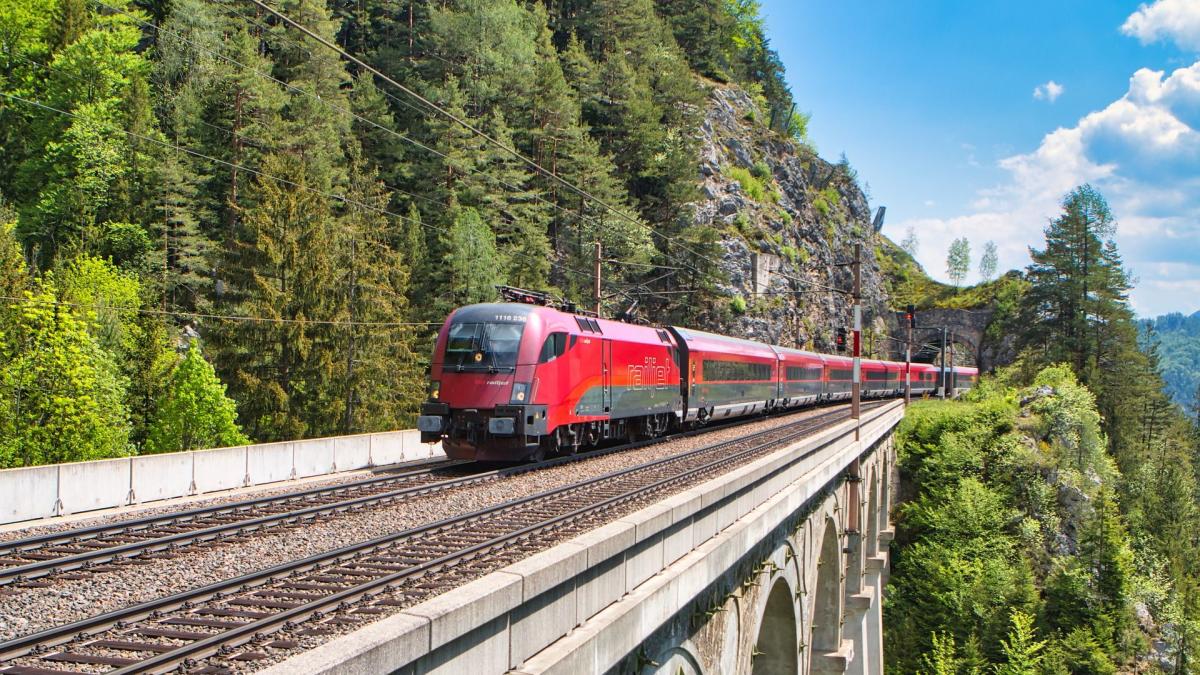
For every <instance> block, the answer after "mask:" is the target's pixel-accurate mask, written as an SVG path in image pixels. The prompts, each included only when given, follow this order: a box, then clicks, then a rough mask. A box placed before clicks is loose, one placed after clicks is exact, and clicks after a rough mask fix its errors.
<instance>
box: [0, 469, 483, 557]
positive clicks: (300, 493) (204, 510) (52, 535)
mask: <svg viewBox="0 0 1200 675" xmlns="http://www.w3.org/2000/svg"><path fill="white" fill-rule="evenodd" d="M467 463H468V462H465V461H460V462H456V461H454V460H450V461H446V460H441V461H437V462H433V463H432V466H422V467H421V468H420V469H417V470H414V471H403V472H397V473H390V474H388V475H386V476H375V477H372V478H367V479H364V480H360V481H352V482H347V483H340V484H338V485H324V486H321V487H315V488H310V489H307V490H297V491H295V492H288V493H285V494H279V495H273V496H271V497H266V498H263V497H259V498H252V499H245V500H242V501H236V502H226V503H224V504H214V505H212V506H202V507H198V508H194V509H187V510H184V511H172V512H170V513H160V514H155V515H152V516H146V517H144V518H134V519H130V520H121V521H117V522H113V523H104V524H100V525H92V526H89V527H80V528H75V529H71V530H62V531H59V532H48V533H46V534H40V535H35V536H32V537H24V538H22V539H10V540H8V541H3V542H0V556H4V555H11V554H20V553H22V552H26V551H34V550H37V549H39V548H44V547H48V546H56V545H62V544H74V543H79V542H81V541H87V540H89V539H95V538H98V537H102V536H105V535H111V534H130V533H131V532H136V531H140V530H145V529H147V528H149V527H153V526H156V525H172V524H175V523H180V522H189V521H192V520H195V519H196V518H199V517H201V516H210V515H221V514H225V513H235V512H237V511H240V510H245V509H248V508H255V507H261V506H269V505H272V504H276V503H278V504H283V503H287V502H289V501H296V500H300V499H303V498H307V497H312V496H320V495H322V494H327V493H333V492H339V491H345V490H351V489H355V488H361V487H369V486H371V485H374V484H377V483H383V482H388V481H395V480H398V479H404V478H408V477H411V476H414V475H419V474H423V473H428V472H430V471H435V470H437V469H443V468H449V467H455V466H458V465H462V464H467ZM256 487H260V488H268V489H269V487H270V486H269V484H268V485H260V486H256ZM30 526H31V527H37V523H31V524H30Z"/></svg>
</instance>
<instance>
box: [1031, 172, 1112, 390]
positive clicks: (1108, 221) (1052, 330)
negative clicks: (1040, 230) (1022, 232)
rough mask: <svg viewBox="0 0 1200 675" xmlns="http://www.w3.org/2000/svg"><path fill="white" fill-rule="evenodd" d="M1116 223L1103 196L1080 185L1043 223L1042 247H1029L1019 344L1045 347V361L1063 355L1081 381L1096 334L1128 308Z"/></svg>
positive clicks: (1090, 366) (1091, 362)
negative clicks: (1027, 283)
mask: <svg viewBox="0 0 1200 675" xmlns="http://www.w3.org/2000/svg"><path fill="white" fill-rule="evenodd" d="M1115 229H1116V225H1115V223H1114V221H1113V219H1112V213H1111V211H1110V210H1109V208H1108V204H1107V202H1105V200H1104V197H1102V196H1101V195H1100V193H1099V192H1097V191H1096V190H1095V189H1094V188H1092V187H1091V186H1089V185H1084V186H1082V187H1079V188H1076V189H1075V190H1073V191H1071V193H1070V194H1068V195H1067V197H1066V198H1065V199H1064V200H1063V215H1062V216H1060V217H1059V218H1057V219H1055V220H1054V221H1052V222H1051V223H1050V225H1049V226H1048V227H1047V228H1046V248H1045V249H1043V250H1040V251H1039V250H1034V249H1030V256H1031V257H1032V258H1033V264H1031V265H1030V266H1029V268H1028V269H1027V276H1028V278H1029V280H1030V282H1031V284H1032V285H1031V287H1030V292H1029V293H1028V294H1027V295H1026V298H1025V303H1024V306H1025V308H1026V311H1025V315H1024V316H1023V321H1024V323H1025V324H1026V325H1027V326H1030V328H1031V330H1029V331H1028V332H1027V333H1026V335H1025V336H1023V337H1024V338H1025V341H1024V343H1023V344H1024V345H1031V346H1032V345H1036V346H1038V347H1040V348H1041V349H1044V350H1045V355H1046V358H1047V360H1048V361H1055V360H1067V361H1068V362H1070V363H1071V364H1072V365H1073V367H1074V368H1075V371H1076V372H1077V373H1078V374H1079V375H1080V377H1081V378H1082V379H1083V380H1084V382H1085V383H1086V382H1089V381H1090V380H1091V378H1090V377H1089V376H1090V375H1091V374H1092V372H1093V371H1094V367H1095V363H1096V358H1097V356H1098V351H1099V345H1098V344H1097V338H1098V336H1100V335H1101V333H1102V332H1103V328H1104V326H1105V325H1107V324H1112V323H1113V320H1114V319H1118V320H1119V319H1120V315H1121V314H1123V313H1124V311H1127V307H1123V305H1124V295H1125V293H1126V292H1127V291H1128V280H1127V278H1126V276H1125V272H1124V270H1123V268H1122V267H1121V263H1120V258H1119V256H1118V255H1117V252H1116V248H1115V246H1114V245H1111V237H1112V235H1113V233H1114V232H1115ZM1122 310H1124V311H1122Z"/></svg>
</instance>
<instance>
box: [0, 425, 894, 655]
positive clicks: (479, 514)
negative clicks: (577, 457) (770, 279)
mask: <svg viewBox="0 0 1200 675" xmlns="http://www.w3.org/2000/svg"><path fill="white" fill-rule="evenodd" d="M872 407H875V406H872ZM843 419H848V418H847V416H846V412H845V411H844V410H835V411H831V412H827V413H823V414H821V415H816V416H813V417H808V418H806V419H804V420H799V421H796V422H793V423H790V424H786V425H784V426H782V427H774V428H772V429H767V430H763V431H760V432H756V433H754V434H751V435H749V436H747V437H744V438H740V439H733V440H729V441H722V442H720V443H716V444H713V445H709V446H705V447H703V448H699V449H696V450H692V451H690V452H687V453H683V454H680V455H673V456H671V457H666V458H661V459H658V460H654V461H651V462H647V463H644V464H640V465H637V466H634V467H628V468H626V469H621V470H617V471H613V472H610V473H607V474H604V475H602V476H598V477H595V478H592V479H589V480H587V481H583V482H581V483H575V484H572V485H568V486H563V487H560V488H556V489H554V490H549V491H546V492H543V493H539V494H535V495H530V496H527V497H523V498H519V499H516V500H510V501H508V502H504V503H502V504H497V505H493V506H491V507H487V508H485V509H481V510H479V511H475V512H472V513H468V514H463V515H459V516H455V517H451V518H446V519H443V520H440V521H437V522H435V523H430V524H426V525H423V526H420V527H416V528H410V529H408V530H405V531H402V532H398V533H394V534H390V535H386V536H383V537H378V538H375V539H372V540H369V541H366V542H360V543H358V544H354V545H351V546H347V547H343V548H340V549H337V550H333V551H328V552H325V553H321V554H317V555H314V556H310V557H308V558H305V559H303V560H300V561H293V562H289V563H284V564H281V565H276V566H274V567H272V568H269V569H266V570H261V571H258V572H254V573H251V574H247V575H243V576H241V577H237V578H235V579H231V580H226V581H222V582H217V583H215V584H210V585H208V586H205V587H202V588H198V589H193V590H190V591H185V592H182V593H178V594H175V595H172V596H169V597H166V598H160V599H156V600H152V601H148V602H145V603H141V604H139V605H136V606H134V607H130V608H126V609H122V610H115V611H112V612H108V613H105V614H102V615H99V616H96V617H91V618H88V619H83V620H80V621H76V622H73V623H71V624H67V625H64V626H60V627H55V628H51V629H47V630H45V631H42V632H39V633H36V634H32V635H29V636H25V637H22V638H17V639H14V640H11V641H9V642H6V643H3V644H0V659H2V660H12V659H14V658H19V657H21V656H25V655H27V654H30V653H36V652H40V651H42V650H46V649H49V648H50V647H54V646H57V645H61V644H64V643H66V642H70V641H72V640H77V639H87V638H89V637H91V636H94V635H96V634H99V633H102V632H104V631H106V630H108V629H109V628H112V627H114V626H117V627H121V626H125V625H127V624H129V623H132V622H137V621H140V620H143V619H146V618H150V617H159V618H160V617H161V615H162V614H163V613H164V612H168V611H171V610H173V609H179V608H184V609H189V608H195V606H196V604H197V603H200V602H204V601H206V600H221V599H223V598H225V597H227V596H229V595H231V594H239V593H245V592H247V591H251V590H254V589H257V588H261V587H263V586H265V585H266V584H268V583H270V582H272V581H276V580H284V579H286V578H289V577H291V578H294V577H295V576H296V575H298V574H299V573H302V572H308V571H313V570H318V569H324V568H327V567H332V566H336V565H341V564H343V563H346V562H351V561H353V560H355V559H360V558H363V557H365V556H368V555H371V554H373V553H377V552H379V551H381V550H385V549H391V548H395V547H396V546H397V545H399V544H401V543H407V542H408V541H409V540H412V539H415V538H418V537H420V536H429V535H432V534H437V533H441V532H445V531H447V530H456V531H461V530H462V526H463V525H464V524H467V523H472V522H475V523H478V522H480V521H482V520H483V519H485V518H487V517H489V516H494V515H496V514H501V513H504V512H506V511H515V510H516V509H518V507H521V506H526V505H530V504H533V503H535V502H548V501H552V500H555V499H561V498H563V497H564V495H572V494H582V493H584V492H585V491H586V490H588V489H594V488H596V486H599V485H601V484H604V483H606V482H614V481H617V480H619V479H621V478H623V477H627V476H630V475H632V474H635V473H648V472H652V471H654V470H656V469H660V468H662V467H665V466H667V465H669V464H673V463H680V462H686V461H688V460H690V459H693V458H697V457H700V456H701V455H704V454H713V453H718V454H719V456H718V457H716V458H713V459H712V460H709V461H707V462H705V463H703V464H701V465H699V466H693V467H684V470H683V471H681V472H677V473H675V474H672V475H670V476H666V477H662V478H659V479H658V480H655V481H654V482H652V483H650V484H648V485H641V486H637V487H635V488H633V489H632V490H626V491H624V492H622V493H620V494H618V495H615V496H612V497H608V498H606V499H603V500H601V501H599V502H595V503H592V504H589V505H586V506H583V507H579V508H575V509H573V510H571V511H569V512H567V513H562V514H558V515H555V516H553V517H551V518H549V519H545V520H543V521H541V522H538V523H534V524H531V525H528V526H526V527H523V528H520V529H517V530H515V531H511V532H507V533H504V534H502V535H500V536H498V537H494V538H491V539H488V540H487V541H484V542H481V543H477V544H475V545H472V546H470V547H468V548H466V549H461V550H457V551H453V552H450V553H447V554H446V555H443V556H441V557H438V558H435V559H433V560H428V561H424V562H421V563H420V564H417V565H413V566H410V567H409V568H406V569H404V570H401V571H398V572H395V573H392V574H388V575H383V576H380V577H379V578H376V579H372V580H369V581H367V582H364V583H362V584H358V585H355V586H353V587H350V588H346V589H344V590H342V591H339V592H336V593H334V594H332V595H329V596H325V597H322V598H319V599H316V600H314V601H313V602H310V603H306V604H303V605H300V606H297V607H291V608H289V609H287V610H286V611H284V612H278V613H275V614H272V615H271V616H268V617H263V618H261V619H258V620H255V621H251V622H249V623H246V624H243V625H241V626H237V627H233V628H230V629H229V630H226V631H223V632H220V633H216V634H214V635H211V636H209V637H207V638H203V639H199V640H196V641H193V642H192V643H190V644H187V645H181V646H178V648H177V649H174V650H172V651H170V652H165V653H162V654H158V655H156V656H153V657H151V658H150V659H147V660H144V661H138V662H136V663H135V664H133V665H130V666H128V667H126V668H123V669H121V670H118V671H117V672H119V673H126V672H145V671H147V670H151V671H158V672H161V671H162V670H163V669H164V668H165V669H169V668H170V667H174V666H175V665H178V664H179V663H182V662H184V661H185V660H188V659H196V658H203V657H206V656H210V655H212V654H215V653H217V652H218V651H220V650H221V649H222V648H230V647H234V646H238V645H240V644H244V643H245V642H248V641H250V640H252V639H254V637H255V636H260V635H263V634H265V633H270V632H274V631H275V630H278V629H279V628H280V627H286V626H287V625H294V624H295V623H296V622H298V621H301V620H303V619H304V618H307V617H309V616H311V615H312V614H314V613H317V612H322V611H326V610H327V609H328V608H329V607H342V606H344V604H345V603H348V602H352V601H354V600H356V599H361V598H362V597H364V596H366V597H371V596H374V595H377V594H378V593H380V592H383V591H384V590H386V589H387V588H388V587H390V586H393V585H396V584H398V583H399V582H401V581H403V580H404V579H406V578H411V577H413V576H414V575H417V576H419V575H423V574H426V573H428V572H430V571H431V570H434V569H438V568H440V567H443V566H448V565H451V564H454V562H455V561H461V560H463V559H470V558H472V557H474V556H477V555H479V554H481V553H482V552H484V551H487V550H491V549H494V548H497V547H498V546H503V545H505V544H506V543H511V542H513V541H518V540H521V539H524V538H527V537H529V536H530V535H531V534H532V533H535V532H539V531H546V530H548V529H553V528H555V527H557V526H560V525H562V524H563V523H566V522H568V521H570V520H573V519H578V518H581V517H583V516H585V515H587V514H591V513H596V512H597V511H598V510H604V509H608V508H612V507H613V506H614V505H616V504H619V503H624V502H627V501H629V500H631V499H636V498H638V497H639V496H646V495H647V494H649V493H652V492H654V491H657V490H660V489H662V488H663V486H665V485H667V484H670V483H674V482H680V481H686V480H691V479H694V478H695V477H696V476H697V475H700V474H702V473H705V472H712V471H714V470H716V469H718V468H720V467H722V466H726V465H728V464H730V463H733V462H737V461H740V460H741V459H743V458H746V457H750V456H753V455H754V454H757V453H762V452H763V451H764V450H765V449H768V448H772V447H775V446H778V445H780V444H784V443H787V442H790V441H791V440H794V439H796V438H799V437H803V436H805V435H807V434H811V433H812V432H813V431H815V430H817V429H819V428H822V427H828V426H831V425H832V424H834V423H836V422H838V421H841V420H843ZM747 443H751V444H752V446H751V447H749V448H745V449H743V450H740V451H738V452H735V453H733V454H732V455H728V454H722V451H724V450H727V449H731V448H733V447H735V446H739V445H745V444H747ZM754 443H757V445H753V444H754ZM815 451H816V450H813V451H812V452H815ZM809 454H811V453H809ZM805 456H807V455H805ZM800 459H801V458H797V459H796V461H799V460H800ZM247 604H249V603H247ZM84 646H85V647H86V645H84ZM19 669H20V667H17V670H16V671H14V672H19ZM7 670H8V669H5V671H0V672H6V671H7Z"/></svg>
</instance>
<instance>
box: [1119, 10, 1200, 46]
mask: <svg viewBox="0 0 1200 675" xmlns="http://www.w3.org/2000/svg"><path fill="white" fill-rule="evenodd" d="M1121 32H1122V33H1125V34H1126V35H1130V36H1133V37H1136V38H1137V39H1139V40H1141V41H1142V43H1143V44H1147V43H1150V42H1155V41H1158V40H1171V41H1174V42H1175V43H1176V44H1177V45H1179V46H1180V47H1181V48H1183V49H1194V50H1197V51H1200V2H1197V0H1156V2H1154V3H1153V4H1150V5H1141V6H1139V7H1138V10H1137V11H1136V12H1134V13H1133V14H1132V15H1130V17H1129V18H1128V19H1126V20H1125V23H1124V24H1123V25H1122V26H1121Z"/></svg>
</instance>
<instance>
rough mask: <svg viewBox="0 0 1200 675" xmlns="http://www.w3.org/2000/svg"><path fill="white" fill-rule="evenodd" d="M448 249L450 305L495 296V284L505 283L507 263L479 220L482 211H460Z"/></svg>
mask: <svg viewBox="0 0 1200 675" xmlns="http://www.w3.org/2000/svg"><path fill="white" fill-rule="evenodd" d="M446 248H447V250H449V251H450V253H449V254H448V255H447V257H446V267H447V269H448V270H449V272H450V283H449V286H448V288H449V290H450V292H451V294H452V295H451V304H452V305H453V306H458V305H468V304H471V303H476V302H490V301H492V300H493V299H495V297H496V289H495V286H496V284H502V283H504V282H505V279H504V277H503V276H501V270H503V269H504V266H503V264H502V262H501V258H500V254H499V252H498V251H497V250H496V237H495V235H493V234H492V231H491V229H489V228H488V226H487V225H485V224H484V223H483V220H482V219H480V217H479V212H477V211H476V210H475V209H473V208H470V207H464V208H461V209H459V210H458V212H457V214H456V215H455V218H454V225H453V226H452V227H451V228H450V232H449V236H448V237H447V242H446ZM443 304H444V303H443Z"/></svg>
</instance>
